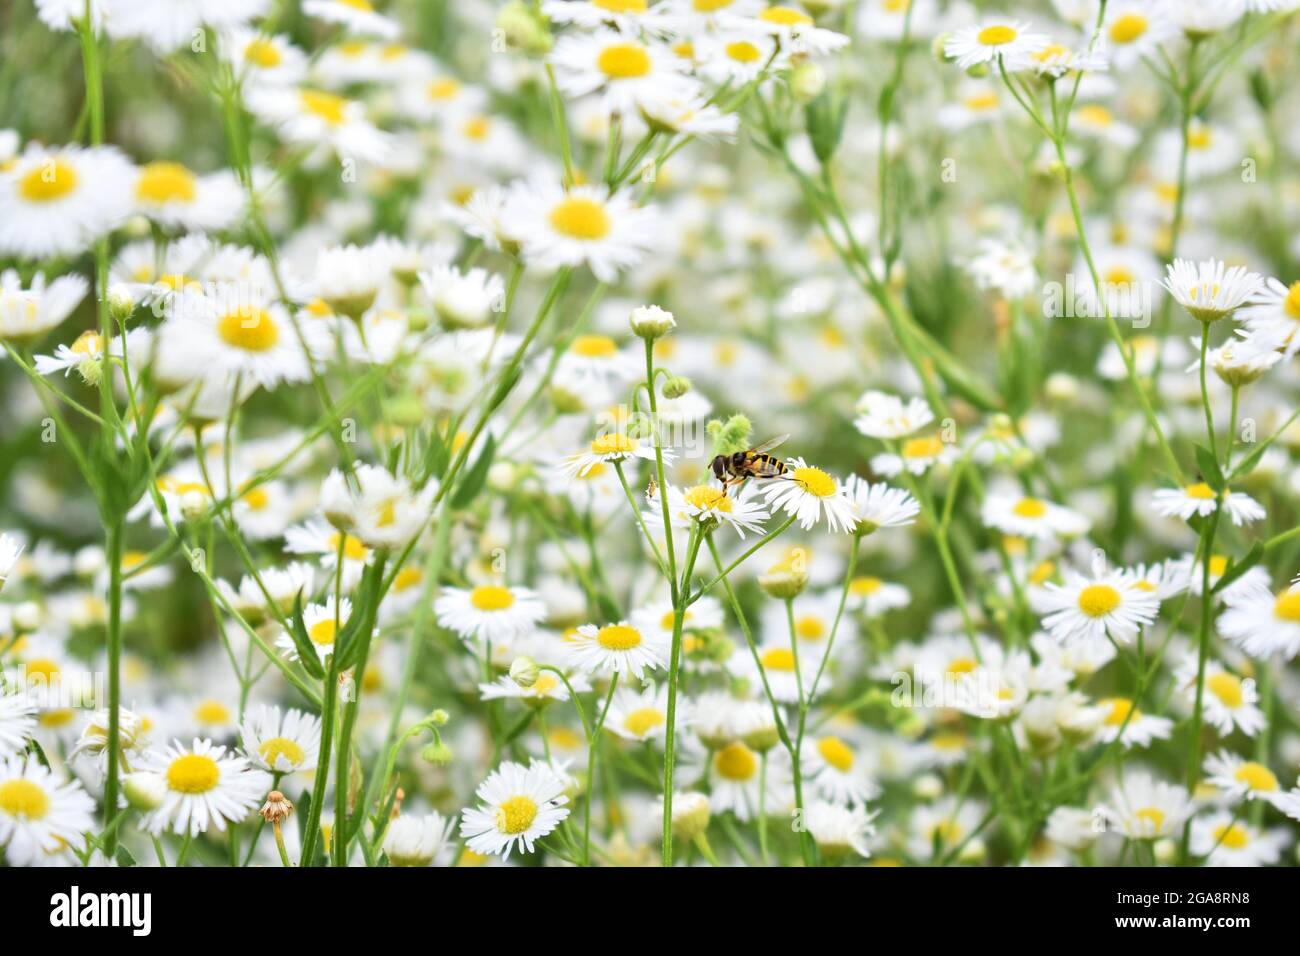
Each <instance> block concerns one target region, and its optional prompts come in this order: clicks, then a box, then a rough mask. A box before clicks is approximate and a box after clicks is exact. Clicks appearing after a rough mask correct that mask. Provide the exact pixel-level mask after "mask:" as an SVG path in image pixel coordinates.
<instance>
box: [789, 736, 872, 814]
mask: <svg viewBox="0 0 1300 956" xmlns="http://www.w3.org/2000/svg"><path fill="white" fill-rule="evenodd" d="M807 744H811V746H807V745H805V747H804V758H805V759H806V760H807V762H808V766H809V774H808V777H807V779H808V780H810V781H811V782H812V784H813V786H814V787H815V788H816V790H817V793H818V794H819V795H821V796H822V797H824V798H825V799H826V800H828V801H830V802H831V803H835V804H841V805H843V804H863V803H866V802H867V801H868V800H871V799H874V798H875V797H876V796H877V795H879V793H880V787H879V786H877V785H876V782H875V781H874V780H873V779H872V777H871V767H870V764H869V763H868V762H867V761H866V760H865V759H864V758H863V756H862V755H861V754H859V753H858V752H857V749H856V748H855V747H853V746H851V745H850V744H849V743H847V742H846V741H845V740H844V739H843V738H842V737H837V736H836V735H834V734H826V735H824V736H821V737H818V738H816V739H810V740H809V741H807Z"/></svg>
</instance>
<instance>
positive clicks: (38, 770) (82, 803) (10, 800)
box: [0, 757, 95, 866]
mask: <svg viewBox="0 0 1300 956" xmlns="http://www.w3.org/2000/svg"><path fill="white" fill-rule="evenodd" d="M94 810H95V801H94V800H92V799H91V798H90V797H89V796H88V795H87V794H86V791H85V790H83V789H82V787H81V784H80V783H78V782H76V781H75V780H73V781H70V782H68V783H59V782H57V781H56V779H55V777H54V774H53V773H51V772H50V771H49V770H48V769H47V768H46V767H44V766H42V765H41V764H40V763H39V762H38V761H36V760H28V759H26V758H23V757H9V758H7V759H5V760H3V761H0V847H3V848H4V856H5V859H6V860H7V861H8V863H9V865H10V866H30V865H32V864H33V863H36V862H38V861H39V859H40V857H41V856H42V855H43V854H49V853H55V852H58V851H60V850H63V849H65V848H67V847H71V848H72V849H73V850H75V851H77V852H80V850H81V849H82V847H84V846H85V845H86V837H85V834H86V833H87V832H89V831H91V830H94V829H95V821H94V819H93V817H92V814H93V813H94Z"/></svg>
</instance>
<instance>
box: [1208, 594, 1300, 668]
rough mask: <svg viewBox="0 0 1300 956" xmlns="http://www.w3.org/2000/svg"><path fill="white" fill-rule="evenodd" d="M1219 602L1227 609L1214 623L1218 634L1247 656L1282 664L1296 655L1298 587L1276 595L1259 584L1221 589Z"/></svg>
mask: <svg viewBox="0 0 1300 956" xmlns="http://www.w3.org/2000/svg"><path fill="white" fill-rule="evenodd" d="M1233 583H1234V585H1235V584H1237V583H1238V582H1233ZM1223 602H1224V604H1226V605H1227V606H1228V609H1227V610H1226V611H1224V612H1223V614H1221V615H1220V616H1219V619H1218V621H1217V622H1216V626H1217V627H1218V629H1219V633H1220V634H1222V635H1223V636H1224V637H1226V638H1228V640H1230V641H1232V642H1233V643H1234V644H1237V645H1238V646H1239V647H1241V649H1242V650H1243V651H1245V652H1246V653H1247V654H1249V655H1251V656H1252V657H1261V658H1267V657H1271V656H1273V655H1274V654H1278V655H1281V656H1282V657H1283V658H1284V659H1286V660H1290V659H1291V658H1293V657H1295V656H1296V655H1297V654H1300V583H1297V584H1292V585H1291V586H1290V587H1288V588H1283V589H1282V590H1281V591H1279V592H1278V593H1277V594H1276V595H1274V594H1273V592H1272V591H1271V590H1269V589H1268V587H1267V586H1265V585H1263V584H1260V583H1253V584H1252V585H1251V586H1250V587H1246V588H1236V587H1232V588H1225V589H1224V592H1223Z"/></svg>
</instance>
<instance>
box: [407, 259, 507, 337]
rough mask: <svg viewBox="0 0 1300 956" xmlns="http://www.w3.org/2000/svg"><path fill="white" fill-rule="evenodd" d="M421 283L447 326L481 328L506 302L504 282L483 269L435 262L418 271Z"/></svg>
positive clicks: (453, 327)
mask: <svg viewBox="0 0 1300 956" xmlns="http://www.w3.org/2000/svg"><path fill="white" fill-rule="evenodd" d="M420 284H421V285H422V286H423V287H424V291H425V292H427V293H428V294H429V299H430V301H431V302H432V303H433V309H434V311H435V312H436V313H437V315H438V318H439V319H440V320H441V321H442V324H443V326H444V327H445V328H448V329H477V328H482V327H483V326H485V325H487V324H489V323H490V322H491V321H492V317H493V313H495V312H500V311H501V309H502V308H503V307H504V305H505V293H506V286H505V283H504V282H503V281H502V280H501V277H500V276H499V275H495V274H493V273H491V272H488V271H487V270H486V269H471V270H469V271H468V272H462V271H461V270H460V269H457V268H456V267H454V266H438V267H436V268H434V269H433V270H432V271H429V272H421V273H420Z"/></svg>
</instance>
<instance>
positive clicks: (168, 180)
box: [135, 162, 198, 206]
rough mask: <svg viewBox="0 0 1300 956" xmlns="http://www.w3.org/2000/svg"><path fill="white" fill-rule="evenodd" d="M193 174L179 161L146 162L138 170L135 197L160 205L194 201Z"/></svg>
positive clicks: (194, 184)
mask: <svg viewBox="0 0 1300 956" xmlns="http://www.w3.org/2000/svg"><path fill="white" fill-rule="evenodd" d="M197 193H198V189H197V188H196V181H195V179H194V174H193V173H192V172H190V171H189V170H188V169H186V168H185V167H184V166H182V165H181V164H180V163H168V162H157V163H148V164H147V165H145V167H144V168H143V169H141V170H140V179H139V180H138V181H137V182H136V184H135V198H136V199H138V200H140V201H141V202H146V203H152V204H153V205H155V206H161V205H163V204H164V203H169V202H194V197H195V195H197Z"/></svg>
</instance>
